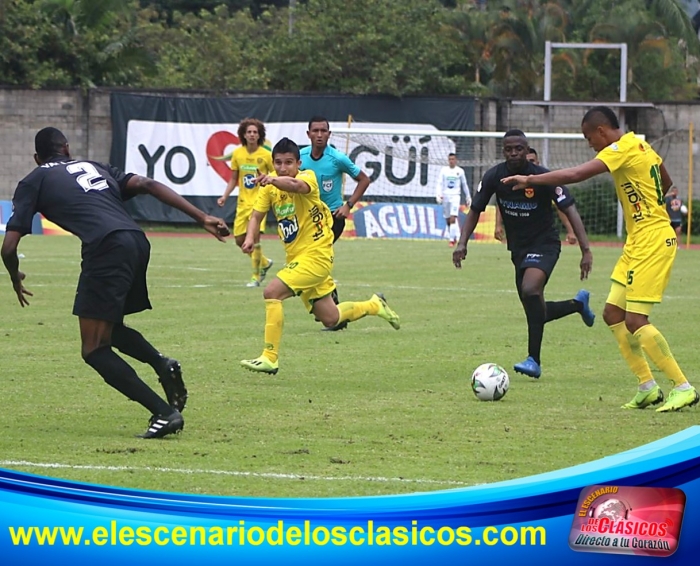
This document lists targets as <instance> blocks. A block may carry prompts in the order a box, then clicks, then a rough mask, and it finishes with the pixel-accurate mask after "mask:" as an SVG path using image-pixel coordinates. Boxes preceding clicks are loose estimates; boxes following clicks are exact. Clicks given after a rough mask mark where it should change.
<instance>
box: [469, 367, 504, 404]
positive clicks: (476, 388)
mask: <svg viewBox="0 0 700 566" xmlns="http://www.w3.org/2000/svg"><path fill="white" fill-rule="evenodd" d="M509 386H510V378H509V377H508V373H507V372H506V370H504V369H503V368H502V367H501V366H499V365H498V364H491V363H489V364H481V365H480V366H479V367H478V368H476V369H475V370H474V373H473V374H472V391H473V392H474V395H476V398H477V399H479V401H498V400H499V399H502V398H503V396H504V395H505V394H506V393H507V392H508V387H509Z"/></svg>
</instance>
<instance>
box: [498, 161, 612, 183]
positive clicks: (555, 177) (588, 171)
mask: <svg viewBox="0 0 700 566" xmlns="http://www.w3.org/2000/svg"><path fill="white" fill-rule="evenodd" d="M607 172H608V166H607V165H605V163H603V162H602V161H601V160H600V159H591V160H590V161H587V162H586V163H583V164H581V165H577V166H576V167H569V168H567V169H559V170H557V171H549V172H547V173H540V174H539V175H511V176H510V177H504V178H503V179H501V183H503V184H504V185H515V188H516V189H525V188H527V187H531V186H532V185H555V186H556V185H570V184H572V183H580V182H581V181H585V180H586V179H590V178H591V177H595V176H596V175H600V174H601V173H607Z"/></svg>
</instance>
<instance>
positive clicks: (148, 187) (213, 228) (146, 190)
mask: <svg viewBox="0 0 700 566" xmlns="http://www.w3.org/2000/svg"><path fill="white" fill-rule="evenodd" d="M126 190H127V192H129V193H133V194H149V195H151V196H153V197H155V198H157V199H158V200H159V201H160V202H162V203H164V204H167V205H168V206H172V207H173V208H177V209H178V210H180V211H181V212H184V213H185V214H187V216H189V217H190V218H192V219H193V220H195V221H196V222H197V223H198V224H200V225H201V226H202V228H204V229H205V230H206V231H207V232H209V233H210V234H211V235H212V236H214V237H215V238H216V239H217V240H220V241H222V242H225V241H226V240H224V238H225V237H226V236H229V235H230V234H231V232H230V231H229V229H228V226H226V222H224V220H223V219H222V218H217V217H216V216H210V215H208V214H207V213H205V212H204V211H203V210H200V209H198V208H197V207H196V206H194V205H193V204H191V203H190V202H188V201H187V200H185V199H184V198H183V197H181V196H180V195H179V194H177V193H176V192H175V191H173V190H172V189H171V188H170V187H168V186H167V185H164V184H163V183H161V182H159V181H156V180H155V179H149V178H148V177H142V176H141V175H134V176H133V177H131V178H130V179H129V181H128V182H127V185H126Z"/></svg>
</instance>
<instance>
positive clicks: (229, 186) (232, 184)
mask: <svg viewBox="0 0 700 566" xmlns="http://www.w3.org/2000/svg"><path fill="white" fill-rule="evenodd" d="M237 184H238V170H237V169H236V170H234V171H231V178H230V179H229V181H228V183H226V190H225V191H224V194H223V195H221V196H220V197H219V198H218V199H216V204H218V205H219V206H224V204H226V201H227V200H228V197H230V196H231V193H232V192H233V189H235V188H236V185H237Z"/></svg>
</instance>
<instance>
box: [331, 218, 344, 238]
mask: <svg viewBox="0 0 700 566" xmlns="http://www.w3.org/2000/svg"><path fill="white" fill-rule="evenodd" d="M343 230H345V217H344V216H334V217H333V243H334V244H335V243H336V242H337V241H338V238H340V236H341V235H342V234H343Z"/></svg>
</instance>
